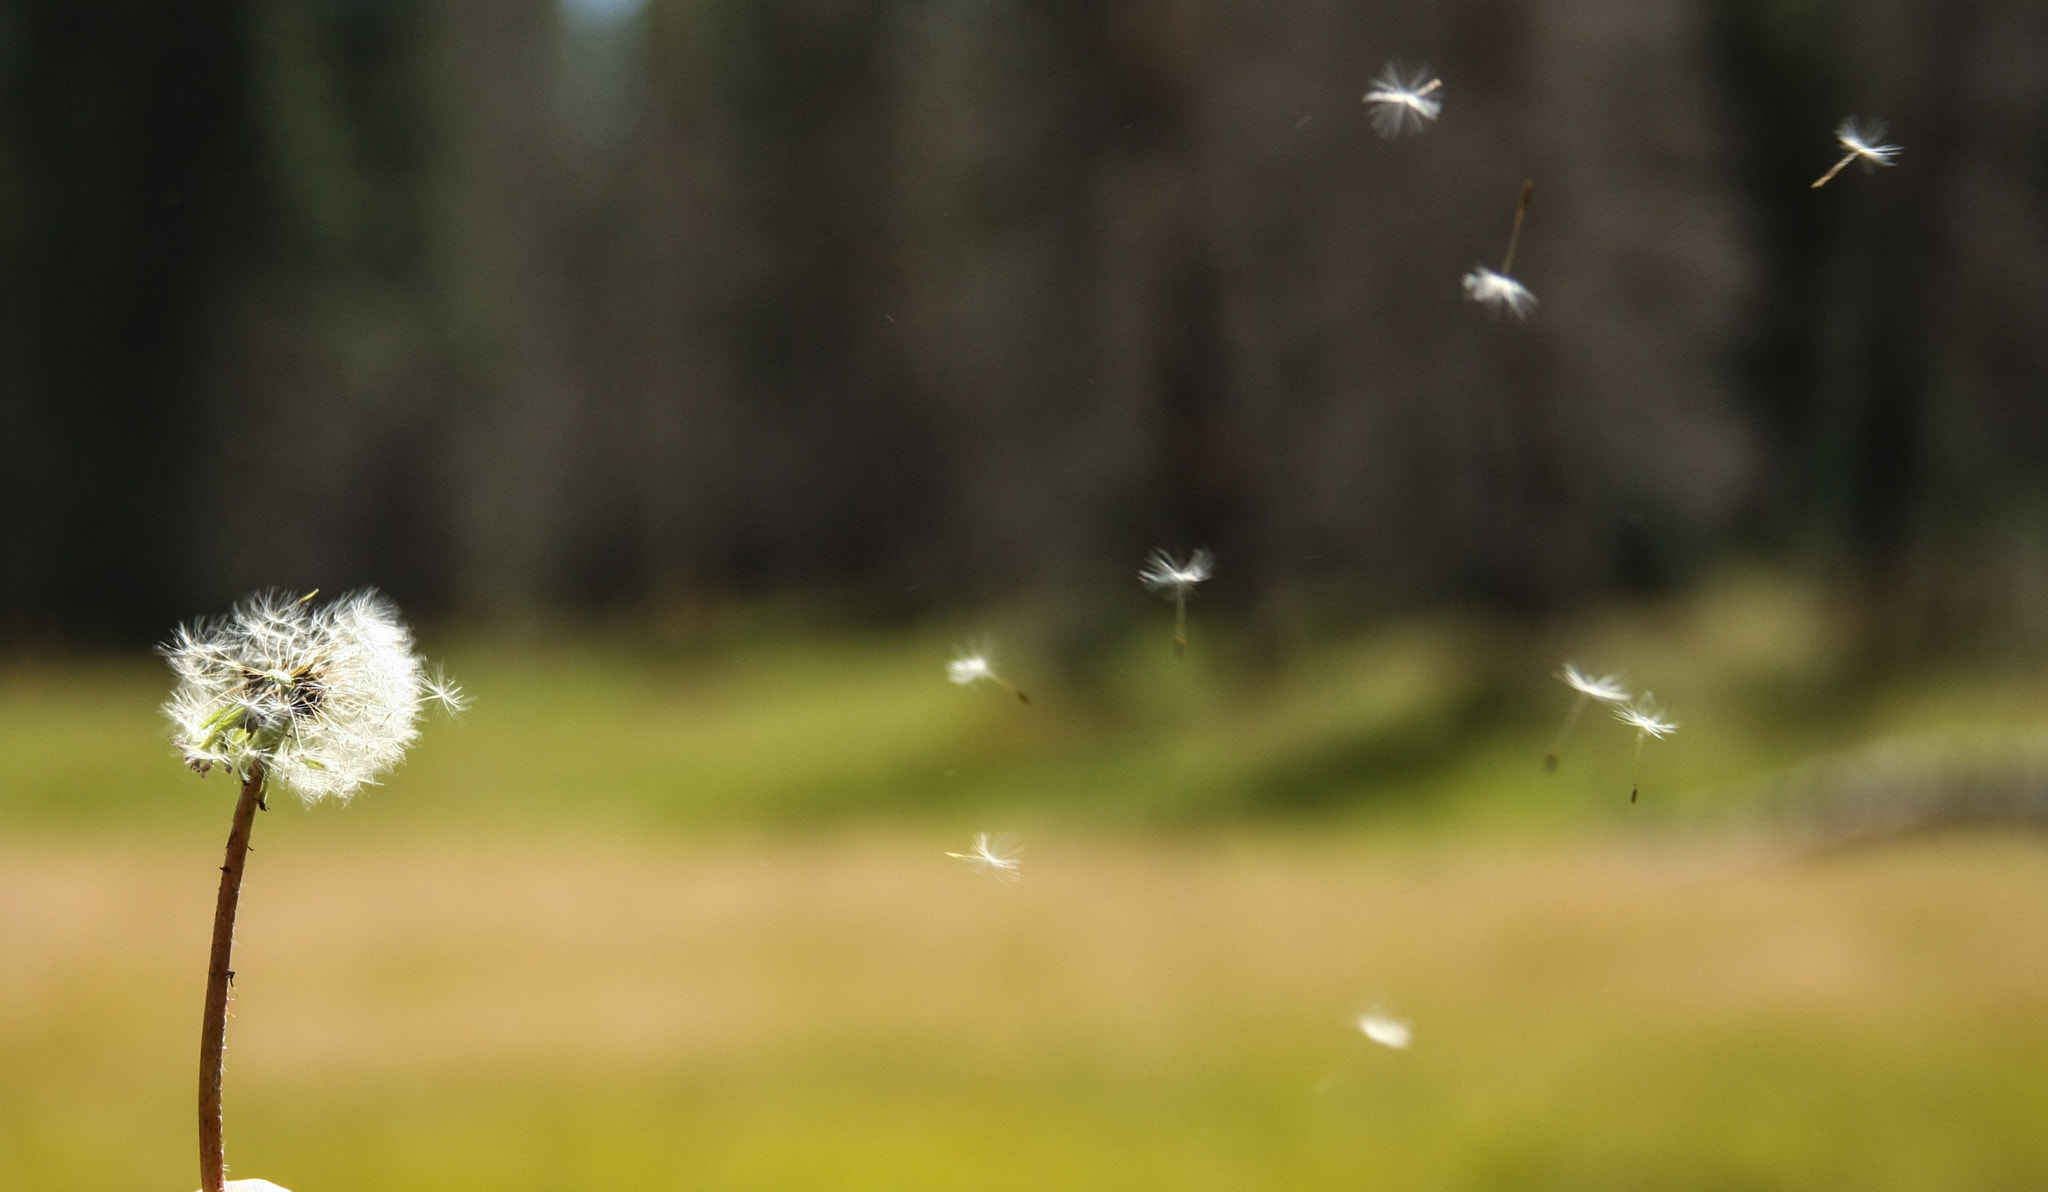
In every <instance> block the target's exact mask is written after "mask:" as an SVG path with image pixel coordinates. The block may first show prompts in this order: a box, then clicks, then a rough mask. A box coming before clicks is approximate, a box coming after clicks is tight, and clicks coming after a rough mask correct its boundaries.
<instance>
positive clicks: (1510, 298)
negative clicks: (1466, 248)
mask: <svg viewBox="0 0 2048 1192" xmlns="http://www.w3.org/2000/svg"><path fill="white" fill-rule="evenodd" d="M1465 297H1467V298H1469V299H1471V300H1472V301H1474V302H1477V303H1478V304H1479V305H1481V306H1483V307H1485V308H1487V309H1488V310H1490V311H1493V312H1495V313H1498V312H1500V311H1502V310H1505V311H1507V312H1508V313H1509V314H1511V315H1513V316H1515V317H1516V318H1518V319H1526V318H1528V317H1529V312H1530V311H1532V310H1534V309H1536V293H1535V291H1533V290H1531V289H1530V288H1529V287H1528V286H1525V285H1523V284H1522V283H1521V282H1518V281H1516V280H1515V279H1514V278H1512V277H1509V276H1508V275H1507V274H1505V273H1496V272H1494V271H1493V270H1491V269H1488V268H1487V267H1486V266H1484V265H1476V266H1474V267H1473V269H1472V272H1470V273H1467V274H1466V275H1465Z"/></svg>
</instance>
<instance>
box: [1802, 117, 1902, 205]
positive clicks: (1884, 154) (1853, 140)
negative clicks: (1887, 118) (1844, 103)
mask: <svg viewBox="0 0 2048 1192" xmlns="http://www.w3.org/2000/svg"><path fill="white" fill-rule="evenodd" d="M1884 134H1885V127H1884V122H1883V121H1882V120H1872V121H1871V122H1870V123H1869V124H1867V125H1865V124H1860V123H1858V122H1857V120H1856V117H1854V116H1851V117H1849V118H1848V119H1846V120H1844V121H1842V123H1841V125H1840V126H1838V127H1837V128H1836V129H1835V141H1836V143H1837V144H1839V145H1841V146H1842V148H1844V149H1846V150H1848V152H1847V153H1844V154H1843V155H1842V160H1840V161H1838V162H1836V163H1835V164H1834V166H1833V167H1832V168H1830V169H1829V170H1828V172H1827V173H1825V174H1822V175H1821V176H1820V177H1819V178H1816V179H1814V182H1813V189H1815V190H1819V189H1820V188H1821V187H1823V186H1826V185H1827V184H1828V183H1830V182H1832V181H1834V178H1835V175H1836V174H1839V173H1841V172H1842V167H1844V166H1846V165H1848V164H1849V163H1850V162H1852V161H1861V162H1862V163H1863V169H1864V172H1865V173H1875V172H1876V171H1877V167H1879V166H1892V165H1897V164H1898V163H1897V162H1895V161H1893V160H1892V159H1893V158H1895V157H1897V156H1898V155H1899V154H1900V153H1901V152H1903V150H1902V149H1900V148H1899V146H1897V145H1881V144H1878V143H1877V142H1879V141H1881V140H1882V139H1883V138H1884Z"/></svg>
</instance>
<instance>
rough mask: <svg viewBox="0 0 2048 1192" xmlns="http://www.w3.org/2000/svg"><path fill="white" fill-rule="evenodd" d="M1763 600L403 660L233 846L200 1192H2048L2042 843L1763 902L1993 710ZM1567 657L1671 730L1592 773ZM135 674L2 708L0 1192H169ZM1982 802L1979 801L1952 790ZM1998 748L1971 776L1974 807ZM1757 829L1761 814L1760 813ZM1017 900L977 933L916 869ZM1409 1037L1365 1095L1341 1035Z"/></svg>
mask: <svg viewBox="0 0 2048 1192" xmlns="http://www.w3.org/2000/svg"><path fill="white" fill-rule="evenodd" d="M1839 625H1840V618H1839V617H1838V616H1836V615H1835V613H1834V611H1833V610H1831V609H1830V608H1829V607H1828V605H1827V603H1826V602H1825V601H1824V600H1822V599H1820V598H1819V597H1817V596H1812V595H1806V594H1802V593H1799V592H1797V591H1794V590H1791V589H1788V588H1786V587H1785V586H1783V585H1772V584H1752V585H1745V584H1740V583H1730V584H1725V585H1722V586H1720V587H1718V588H1716V589H1714V590H1712V591H1710V592H1709V593H1707V594H1706V595H1703V596H1701V597H1699V598H1697V599H1694V600H1691V601H1687V602H1684V603H1679V604H1671V605H1665V606H1654V607H1634V608H1615V609H1610V610H1608V611H1606V612H1604V613H1602V614H1600V615H1598V616H1596V617H1592V618H1590V619H1588V620H1587V621H1585V622H1584V623H1582V624H1578V625H1563V626H1556V627H1552V628H1550V629H1548V630H1544V631H1542V632H1535V631H1515V630H1509V629H1506V628H1503V627H1501V626H1498V625H1492V624H1488V623H1486V622H1483V621H1479V620H1476V619H1463V618H1457V617H1450V616H1445V617H1436V618H1428V619H1417V620H1410V621H1405V622H1401V623H1398V624H1392V625H1388V626H1384V627H1382V628H1379V629H1376V630H1373V631H1370V632H1362V633H1357V634H1351V635H1342V636H1339V637H1337V638H1335V639H1333V640H1327V641H1322V642H1319V643H1317V644H1316V645H1315V646H1314V647H1313V648H1312V649H1311V648H1303V649H1300V650H1297V651H1293V652H1283V653H1282V656H1281V657H1279V658H1278V659H1272V658H1268V659H1267V660H1266V661H1265V662H1264V663H1262V664H1261V665H1259V666H1256V667H1254V666H1251V665H1248V664H1246V663H1245V662H1244V661H1243V659H1244V658H1245V657H1247V656H1249V655H1250V653H1251V651H1250V650H1249V648H1248V647H1246V646H1245V645H1244V644H1243V643H1241V642H1238V641H1236V640H1234V639H1233V638H1232V637H1231V636H1230V633H1229V630H1228V629H1227V627H1224V626H1220V625H1217V624H1214V623H1211V622H1209V621H1204V620H1202V619H1200V618H1198V619H1197V623H1196V625H1195V638H1194V649H1193V651H1192V652H1191V656H1190V658H1189V659H1188V661H1187V662H1186V663H1185V664H1179V663H1176V662H1175V661H1174V659H1173V657H1172V654H1171V651H1170V649H1169V648H1167V644H1166V641H1165V639H1164V637H1163V636H1162V635H1159V634H1148V635H1145V636H1141V637H1137V638H1133V639H1131V640H1129V641H1126V642H1124V643H1123V644H1122V645H1121V646H1119V647H1118V650H1117V652H1116V653H1115V654H1114V656H1112V657H1109V658H1107V659H1106V660H1104V662H1103V665H1102V666H1101V667H1100V668H1099V670H1098V671H1097V672H1096V673H1095V674H1094V675H1093V676H1091V677H1088V678H1085V679H1084V678H1077V677H1074V676H1072V675H1069V674H1063V673H1061V672H1059V671H1057V670H1055V669H1053V668H1052V667H1050V666H1048V665H1044V664H1042V663H1040V662H1038V657H1039V656H1038V655H1037V654H1035V652H1034V651H1033V650H1032V649H1031V648H1030V646H1029V642H1030V641H1031V640H1032V639H1031V634H1030V632H1029V629H1028V626H1018V627H1013V629H1012V632H1011V633H1010V634H1009V635H1007V637H1006V638H1005V642H1006V644H1007V645H1008V646H1009V649H1007V650H1006V651H1005V652H1004V654H1003V657H1002V658H1001V662H1002V664H1003V666H1004V670H1005V673H1006V674H1008V675H1009V676H1010V677H1012V678H1013V679H1015V680H1016V681H1017V682H1018V683H1020V684H1021V685H1023V686H1025V687H1026V688H1027V689H1028V690H1030V692H1031V694H1032V698H1033V703H1032V705H1031V706H1030V707H1024V706H1022V705H1019V704H1018V703H1017V702H1016V701H1014V700H1011V699H1010V698H1009V697H1008V696H1006V695H1004V694H1003V693H1002V692H1000V691H997V690H995V689H993V688H986V687H984V688H976V689H959V688H954V687H952V686H950V685H948V684H947V683H946V682H945V681H944V679H943V676H942V674H941V668H942V666H943V663H944V662H945V660H946V658H947V657H948V654H949V649H950V647H951V645H952V643H953V642H954V641H955V640H956V639H959V638H961V637H964V636H967V635H968V634H969V633H970V632H971V631H972V629H973V628H974V627H972V626H948V627H945V628H943V629H934V630H926V631H915V632H902V633H895V634H884V633H866V634H845V633H828V632H822V631H810V632H788V633H783V632H769V631H767V630H766V629H764V628H763V627H761V626H759V625H756V626H752V627H746V626H743V627H741V628H740V629H737V630H734V631H732V632H729V633H723V634H718V635H704V636H702V637H700V638H697V639H692V640H688V641H680V640H674V639H661V638H657V639H656V641H655V644H653V645H651V646H648V645H638V646H636V645H635V644H633V643H630V642H627V641H625V640H624V639H623V638H620V639H617V640H606V639H603V638H596V639H593V638H585V639H581V640H576V641H571V642H553V643H543V644H537V645H531V646H527V647H523V648H516V649H515V648H513V647H511V646H508V645H505V644H503V642H502V640H500V641H499V642H498V643H497V644H492V643H490V642H480V641H465V640H462V639H452V640H449V641H446V642H435V641H430V642H429V653H430V654H434V655H436V656H445V657H446V658H447V660H448V662H449V664H450V666H451V669H453V670H454V671H455V672H456V674H457V675H458V677H459V678H461V679H462V680H463V681H464V682H465V683H466V685H467V686H468V687H469V689H470V691H471V693H472V695H473V696H474V699H475V706H474V708H473V710H472V711H471V712H470V713H469V714H468V715H467V716H466V717H465V718H464V719H463V721H462V722H460V723H457V724H447V723H430V724H428V725H427V727H426V732H425V736H424V737H423V739H422V742H421V744H420V746H419V748H418V749H417V751H416V753H415V755H414V757H413V758H412V759H411V760H410V761H409V762H408V763H407V764H406V765H405V766H404V767H403V768H401V769H400V770H399V771H398V772H397V773H396V774H394V775H393V776H392V777H391V779H390V780H389V782H388V784H387V785H386V786H385V787H382V788H377V789H372V790H370V791H368V792H366V793H365V794H364V795H362V796H361V797H360V798H359V799H358V800H357V801H356V802H355V804H354V805H352V806H350V807H347V808H340V807H334V806H323V807H320V808H316V809H313V810H311V811H307V810H303V809H301V808H299V807H298V806H297V805H296V803H295V802H291V801H288V800H276V801H274V803H275V809H274V810H273V811H272V812H271V813H269V814H267V815H264V816H262V817H259V823H258V825H257V832H256V852H255V854H254V859H253V861H252V865H251V870H250V881H249V887H248V890H247V893H246V897H245V902H244V908H245V909H244V916H243V920H242V925H241V929H240V932H239V936H238V951H237V956H236V967H237V969H238V970H239V974H240V976H239V979H238V985H237V989H238V1001H237V1003H236V1011H235V1018H234V1021H233V1023H232V1024H231V1027H230V1034H229V1068H228V1141H229V1157H230V1161H231V1162H232V1163H233V1164H234V1169H235V1171H234V1174H238V1175H242V1176H263V1177H266V1178H269V1179H272V1180H276V1181H277V1182H279V1183H281V1184H284V1185H285V1186H286V1187H289V1188H292V1189H293V1190H294V1192H322V1190H323V1189H324V1190H329V1192H332V1190H337V1189H355V1190H361V1189H379V1190H389V1192H412V1190H422V1192H423V1190H427V1189H436V1190H440V1189H448V1190H455V1189H503V1190H506V1192H526V1190H532V1192H541V1190H543V1189H545V1190H547V1192H571V1190H576V1189H612V1188H628V1189H685V1188H687V1189H735V1190H740V1189H744V1190H754V1189H760V1190H767V1189H818V1188H833V1189H863V1188H873V1189H961V1190H973V1189H1104V1190H1110V1189H1117V1190H1122V1189H1219V1190H1221V1189H1307V1188H1317V1189H1320V1188H1330V1189H1340V1188H1341V1189H1353V1188H1361V1187H1371V1188H1378V1187H1385V1188H1400V1189H1475V1190H1493V1189H1500V1190H1508V1189H1532V1190H1535V1189H1595V1190H1602V1189H1616V1190H1619V1189H1639V1188H1659V1189H1702V1190H1705V1189H1716V1190H1719V1189H1760V1190H1761V1189H1785V1190H1792V1189H1802V1190H1803V1189H1814V1190H1820V1189H1849V1188H1854V1189H1872V1190H1889V1189H1899V1190H1905V1189H1916V1190H1918V1189H1959V1190H1960V1189H1984V1190H1993V1189H2023V1188H2035V1187H2042V1186H2048V1131H2043V1130H2042V1129H2041V1128H2040V1122H2041V1121H2042V1120H2044V1119H2048V1075H2044V1074H2048V841H2044V840H2043V839H2041V838H2038V837H2036V836H2034V835H2032V834H2030V833H2027V832H2024V831H2017V830H2014V829H2011V828H2005V829H1980V830H1974V831H1968V832H1954V833H1922V834H1917V835H1911V836H1904V837H1888V838H1885V839H1881V840H1875V841H1869V842H1864V843H1859V844H1856V845H1853V846H1841V845H1834V846H1829V847H1817V846H1816V844H1815V841H1814V838H1813V837H1811V836H1809V835H1805V834H1802V833H1801V832H1799V831H1797V830H1796V824H1797V822H1798V821H1797V819H1796V816H1794V817H1793V818H1792V819H1791V820H1789V821H1788V819H1787V809H1788V808H1791V809H1792V810H1794V811H1796V809H1797V796H1798V793H1799V791H1800V790H1801V789H1802V788H1801V787H1800V785H1799V779H1798V776H1799V775H1801V774H1805V773H1808V772H1809V771H1808V770H1802V769H1800V767H1801V765H1802V763H1804V762H1805V761H1806V759H1809V758H1812V757H1814V756H1817V755H1828V754H1839V753H1843V752H1844V751H1847V753H1848V755H1850V756H1857V755H1858V752H1857V751H1859V750H1862V751H1866V752H1867V751H1868V750H1869V748H1871V747H1872V743H1878V744H1880V745H1881V744H1882V743H1884V742H1896V741H1913V742H1936V743H1940V742H1948V743H1950V744H1951V745H1952V746H1953V748H1954V749H1956V750H1961V751H1964V752H1968V751H1970V750H1979V749H1986V750H1989V751H1990V753H1991V754H1994V755H1998V756H2006V755H2007V754H2010V755H2011V756H2015V757H2022V758H2023V757H2025V756H2030V755H2027V754H2026V753H2025V751H2024V747H2025V746H2026V745H2027V743H2029V742H2031V741H2034V740H2037V739H2039V737H2040V734H2041V730H2042V727H2043V726H2048V682H2042V681H2039V680H2036V679H2035V678H2034V677H2033V676H2031V675H2030V674H2028V673H2027V672H2026V671H2025V669H2024V668H2020V667H2017V666H2015V667H2011V668H2007V669H2004V670H1999V671H1995V672H1993V671H1987V670H1985V669H1983V668H1981V667H1980V668H1976V669H1973V670H1967V671H1965V670H1960V669H1959V670H1955V671H1952V672H1945V671H1940V670H1921V671H1915V672H1912V673H1910V674H1901V673H1896V672H1894V673H1890V674H1889V675H1888V677H1885V676H1880V677H1871V675H1870V673H1869V671H1868V669H1867V668H1866V667H1864V666H1863V665H1862V664H1860V663H1859V662H1858V660H1857V659H1856V657H1855V656H1854V652H1853V650H1852V649H1851V643H1849V642H1847V641H1846V640H1844V638H1843V636H1842V635H1841V634H1840V633H1839V632H1837V629H1838V627H1839ZM1565 657H1575V658H1577V659H1579V660H1580V661H1582V662H1584V663H1586V664H1588V665H1590V666H1595V667H1601V668H1609V667H1614V668H1625V669H1626V670H1627V671H1628V672H1629V673H1630V675H1631V677H1632V678H1634V679H1635V680H1637V681H1638V683H1639V684H1643V685H1647V686H1650V687H1652V688H1654V689H1655V690H1656V691H1657V693H1658V695H1659V697H1660V698H1661V699H1662V700H1663V701H1664V703H1665V704H1666V705H1667V706H1669V707H1670V708H1671V710H1672V712H1673V713H1674V715H1675V716H1676V717H1677V719H1678V720H1680V721H1681V722H1682V724H1683V728H1682V729H1681V731H1680V732H1679V734H1678V735H1677V736H1676V737H1674V738H1673V739H1671V740H1670V741H1666V742H1658V743H1653V744H1652V745H1651V747H1650V748H1649V749H1648V750H1646V751H1645V755H1644V764H1643V771H1642V779H1643V788H1644V797H1643V802H1642V803H1641V804H1639V805H1637V806H1635V807H1633V808H1632V807H1630V806H1629V804H1628V801H1627V790H1628V782H1629V762H1630V744H1631V741H1630V738H1629V736H1628V734H1627V733H1626V732H1625V731H1624V730H1623V729H1622V727H1621V726H1620V725H1616V724H1613V723H1603V722H1600V721H1598V720H1597V719H1596V718H1593V717H1589V718H1588V719H1587V721H1586V722H1585V723H1584V724H1583V725H1582V727H1581V730H1580V732H1579V733H1578V735H1577V737H1576V739H1575V740H1574V742H1573V744H1572V746H1571V748H1570V750H1569V751H1568V752H1567V754H1566V757H1565V762H1564V765H1563V766H1562V767H1561V768H1560V770H1559V772H1558V773H1557V774H1555V775H1550V776H1546V775H1544V774H1543V773H1542V770H1541V767H1540V766H1539V765H1538V764H1537V762H1538V759H1539V758H1540V757H1541V756H1542V753H1543V750H1544V747H1545V745H1546V744H1547V743H1548V741H1549V738H1550V735H1551V733H1552V732H1553V731H1554V730H1555V728H1556V725H1557V723H1558V721H1559V720H1560V719H1561V717H1562V716H1563V713H1564V710H1565V707H1566V704H1567V698H1566V695H1565V693H1564V691H1563V689H1562V687H1560V686H1559V685H1557V684H1556V683H1555V682H1554V680H1552V679H1551V678H1550V677H1549V672H1550V671H1552V670H1554V669H1555V667H1556V666H1557V664H1558V663H1559V662H1560V661H1562V660H1563V659H1564V658H1565ZM166 686H167V679H166V676H165V674H164V673H163V671H162V669H161V666H160V664H157V663H154V662H153V661H151V660H148V659H142V658H138V659H125V660H124V659H106V660H101V661H98V662H92V663H81V662H76V661H65V662H61V663H59V662H53V661H48V660H45V661H40V662H38V661H30V660H23V661H17V662H16V663H15V664H13V665H12V666H10V667H8V668H6V669H5V671H4V675H0V744H4V746H5V747H6V748H8V749H10V750H11V753H12V756H14V757H16V758H20V759H26V760H25V761H24V763H23V764H22V765H21V766H20V767H18V768H17V770H16V772H14V773H12V774H10V775H9V776H8V777H7V778H6V779H5V780H0V958H4V960H0V1188H5V1189H13V1188H23V1189H28V1188H57V1187H90V1188H95V1189H99V1188H105V1189H169V1190H172V1192H184V1190H185V1189H189V1188H191V1187H192V1186H194V1185H195V1184H196V1159H195V1154H196V1152H195V1142H194V1139H193V1131H192V1121H191V1119H192V1116H193V1108H192V1107H193V1084H194V1080H195V1077H196V1051H197V1040H196V1035H197V1024H198V1018H199V998H200V993H201V983H202V982H201V977H202V972H203V968H204V947H205V938H206V931H207V928H208V925H209V920H210V914H211V903H212V892H213V882H214V880H215V878H216V874H215V872H214V866H216V865H218V864H219V849H220V844H221V838H223V837H224V835H225V830H226V821H227V814H228V809H229V805H230V803H231V801H232V798H233V790H232V788H231V787H230V786H228V785H227V784H226V783H224V782H222V781H221V780H219V779H218V778H214V779H210V780H204V781H202V780H200V779H198V778H196V777H195V776H193V775H191V774H190V773H189V772H186V771H184V770H182V769H181V768H180V767H179V766H178V764H177V762H176V759H175V758H174V757H173V756H172V755H171V753H170V751H169V748H168V746H167V745H166V744H165V739H164V734H163V731H162V730H161V729H160V728H159V726H158V723H157V719H156V713H155V704H156V702H157V701H158V700H159V699H161V697H162V695H163V693H164V691H165V688H166ZM2001 749H2003V750H2006V754H2000V753H1999V751H2000V750H2001ZM2015 749H2017V750H2018V752H2013V750H2015ZM1788 792H1790V793H1789V794H1788ZM983 829H1003V830H1009V831H1012V832H1014V833H1016V834H1017V836H1018V837H1019V838H1020V839H1021V840H1022V842H1023V845H1024V850H1025V851H1024V874H1025V876H1024V880H1023V881H1021V882H1020V883H1017V884H1015V885H1003V884H999V883H996V882H993V881H991V880H989V879H988V878H987V877H986V876H983V875H979V874H976V873H973V872H971V871H970V870H968V869H966V868H965V867H963V866H961V865H960V864H959V863H958V862H955V861H952V860H950V859H948V858H947V857H946V856H945V855H944V854H945V852H947V851H948V850H954V851H958V850H961V849H963V848H964V847H965V846H966V844H967V842H968V837H969V835H970V834H971V833H972V832H974V831H977V830H983ZM1371 1007H1378V1008H1382V1009H1384V1010H1386V1011H1388V1012H1390V1013H1393V1014H1396V1015H1398V1016H1400V1017H1403V1018H1405V1019H1408V1020H1410V1021H1411V1022H1412V1023H1413V1025H1414V1031H1415V1042H1414V1046H1413V1047H1412V1048H1410V1049H1408V1050H1405V1051H1393V1050H1389V1049H1386V1048H1382V1047H1378V1046H1376V1045H1374V1044H1371V1043H1369V1042H1367V1041H1366V1040H1365V1039H1364V1037H1363V1036H1362V1035H1361V1034H1360V1033H1359V1032H1358V1031H1357V1030H1356V1029H1355V1026H1354V1025H1353V1023H1354V1021H1355V1018H1356V1016H1357V1014H1358V1013H1359V1012H1360V1011H1362V1010H1364V1009H1367V1008H1371Z"/></svg>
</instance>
